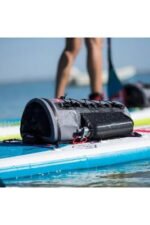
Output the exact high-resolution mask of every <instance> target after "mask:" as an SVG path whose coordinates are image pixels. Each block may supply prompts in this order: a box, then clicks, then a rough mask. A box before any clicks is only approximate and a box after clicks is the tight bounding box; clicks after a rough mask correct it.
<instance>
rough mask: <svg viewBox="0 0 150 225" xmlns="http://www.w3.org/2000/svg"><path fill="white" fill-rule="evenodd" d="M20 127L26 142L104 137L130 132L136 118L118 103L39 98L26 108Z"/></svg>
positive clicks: (56, 141) (30, 102)
mask: <svg viewBox="0 0 150 225" xmlns="http://www.w3.org/2000/svg"><path fill="white" fill-rule="evenodd" d="M20 130H21V136H22V138H23V141H24V142H25V143H60V142H72V141H73V140H74V139H75V138H78V139H81V140H82V139H84V138H87V139H88V140H102V139H108V138H115V137H123V136H128V135H130V134H131V133H132V131H133V121H132V119H131V118H130V116H129V113H128V110H127V108H126V107H125V106H124V105H122V104H121V103H118V102H109V101H89V100H80V101H78V100H73V99H53V100H51V99H44V98H35V99H33V100H31V101H29V103H28V104H27V105H26V107H25V110H24V112H23V115H22V119H21V128H20Z"/></svg>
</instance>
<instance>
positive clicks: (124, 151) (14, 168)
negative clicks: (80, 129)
mask: <svg viewBox="0 0 150 225" xmlns="http://www.w3.org/2000/svg"><path fill="white" fill-rule="evenodd" d="M137 132H138V134H137V135H134V136H130V137H124V138H119V139H112V140H103V141H100V142H88V143H84V144H67V145H64V144H62V145H59V146H57V147H56V146H55V145H50V146H43V147H40V146H27V145H23V144H22V143H21V142H20V143H18V142H16V143H15V142H14V143H1V147H0V178H1V179H9V178H17V177H26V176H32V175H37V174H45V173H57V172H60V171H61V172H62V171H71V170H79V169H89V168H96V167H103V166H110V165H115V164H120V163H127V162H132V161H136V160H144V159H150V128H143V129H141V128H140V129H138V130H137Z"/></svg>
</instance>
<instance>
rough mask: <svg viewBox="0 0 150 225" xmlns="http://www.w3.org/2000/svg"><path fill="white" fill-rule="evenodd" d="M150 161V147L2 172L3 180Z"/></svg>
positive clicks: (15, 168) (0, 172)
mask: <svg viewBox="0 0 150 225" xmlns="http://www.w3.org/2000/svg"><path fill="white" fill-rule="evenodd" d="M144 159H150V147H145V148H138V149H133V150H130V151H125V152H122V151H120V152H115V153H111V154H110V153H109V154H108V153H107V154H103V155H97V156H93V157H91V156H90V157H81V158H77V159H75V158H74V159H69V160H58V161H55V162H46V163H44V164H35V165H31V164H30V165H27V166H19V167H15V166H13V167H9V168H7V169H1V170H0V178H1V179H9V178H16V177H25V176H32V175H36V174H44V173H54V172H58V171H71V170H79V169H90V168H96V167H104V166H110V165H115V164H121V163H127V162H132V161H137V160H144Z"/></svg>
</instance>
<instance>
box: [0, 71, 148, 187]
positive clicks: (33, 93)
mask: <svg viewBox="0 0 150 225" xmlns="http://www.w3.org/2000/svg"><path fill="white" fill-rule="evenodd" d="M136 80H146V81H148V82H150V76H148V75H146V76H137V77H136ZM132 81H135V78H134V79H133V80H132ZM54 88H55V84H54V82H50V81H40V82H31V83H20V84H5V85H4V84H3V85H0V102H1V110H0V119H8V118H20V117H21V115H22V111H23V109H24V106H25V104H26V103H27V102H28V101H29V100H30V99H32V98H34V97H46V98H52V97H53V95H54ZM66 93H67V94H68V96H69V97H73V98H86V97H87V96H88V95H89V93H90V89H89V87H75V86H72V87H69V88H68V89H67V91H66ZM6 184H7V185H8V186H36V187H37V186H44V187H62V186H65V187H70V186H73V187H81V186H82V187H143V186H144V187H149V186H150V161H149V160H147V161H139V162H134V163H130V164H129V163H128V164H124V165H118V166H111V167H107V168H100V169H92V170H88V171H87V170H82V171H74V172H69V173H57V174H53V175H52V174H42V175H38V176H34V177H28V178H24V179H21V180H19V179H17V180H9V181H7V182H6Z"/></svg>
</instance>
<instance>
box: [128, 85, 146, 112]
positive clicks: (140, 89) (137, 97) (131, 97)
mask: <svg viewBox="0 0 150 225" xmlns="http://www.w3.org/2000/svg"><path fill="white" fill-rule="evenodd" d="M124 93H125V105H126V106H127V107H128V108H133V107H139V108H144V107H149V106H150V84H143V83H136V84H126V85H125V86H124Z"/></svg>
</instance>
